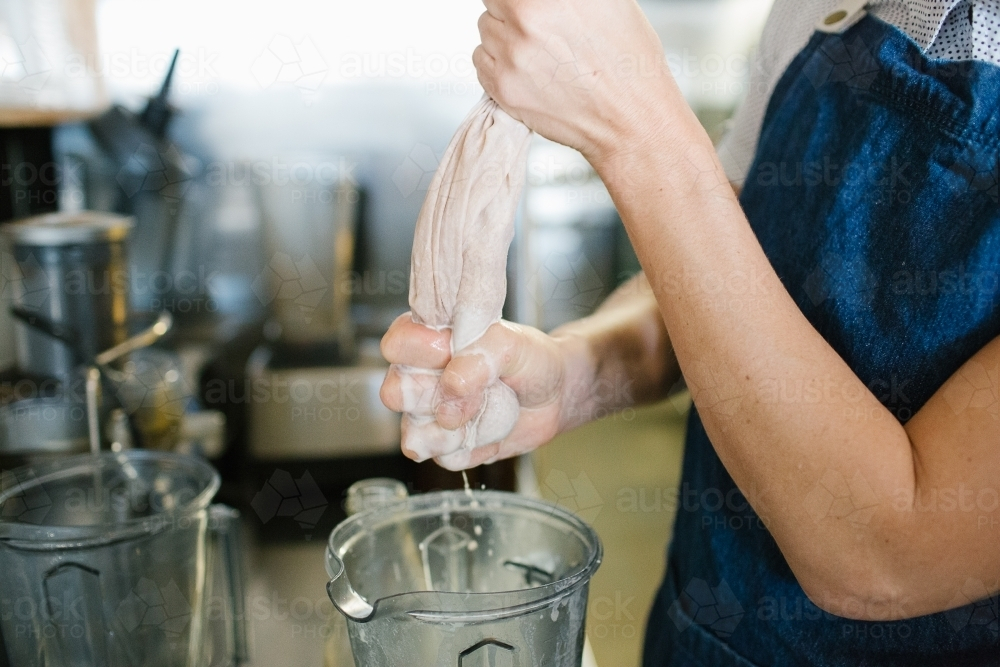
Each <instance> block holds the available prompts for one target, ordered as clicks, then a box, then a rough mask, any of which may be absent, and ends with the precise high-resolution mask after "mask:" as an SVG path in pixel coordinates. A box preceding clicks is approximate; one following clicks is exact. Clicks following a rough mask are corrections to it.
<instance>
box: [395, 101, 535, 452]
mask: <svg viewBox="0 0 1000 667" xmlns="http://www.w3.org/2000/svg"><path fill="white" fill-rule="evenodd" d="M530 140H531V131H530V130H529V129H528V128H527V127H525V126H524V124H522V123H521V122H519V121H517V120H515V119H514V118H512V117H511V116H509V115H508V114H507V113H506V112H504V111H503V110H502V109H501V108H500V107H499V106H497V104H496V102H494V101H493V100H492V99H490V98H489V97H488V96H483V99H482V100H481V101H480V102H479V103H478V104H477V105H476V106H475V108H473V109H472V111H471V112H470V113H469V115H468V117H467V118H466V119H465V121H464V122H463V123H462V125H461V126H460V127H459V128H458V131H457V132H456V133H455V136H454V138H452V140H451V143H450V144H449V145H448V148H447V150H446V151H445V154H444V157H443V158H442V159H441V164H440V165H439V166H438V170H437V173H435V174H434V179H433V180H432V181H431V185H430V188H429V189H428V191H427V197H426V199H425V200H424V205H423V207H422V208H421V210H420V215H419V217H418V218H417V226H416V232H415V234H414V238H413V254H412V257H411V268H410V309H411V315H412V317H413V321H414V322H417V323H419V324H424V325H426V326H429V327H432V328H435V329H439V330H440V329H444V328H450V329H451V348H452V349H451V351H452V354H454V353H456V352H459V351H461V350H463V349H465V348H467V347H468V346H469V345H472V344H474V343H475V341H476V340H477V339H478V338H479V337H480V336H482V335H483V333H485V332H486V329H487V328H489V326H490V325H492V324H493V323H494V322H498V321H499V320H500V315H501V311H502V309H503V303H504V299H505V297H506V294H507V251H508V249H509V247H510V242H511V240H512V239H513V237H514V213H515V211H516V209H517V205H518V201H519V199H520V196H521V189H522V187H523V185H524V175H525V169H526V166H527V155H528V145H529V143H530ZM406 370H407V373H409V374H410V375H411V377H410V378H409V379H410V380H413V382H412V383H411V382H405V383H404V387H403V392H404V403H417V402H418V401H417V400H413V401H410V400H407V397H406V396H407V393H410V392H413V391H418V392H419V391H423V390H425V389H426V388H427V386H428V384H436V377H427V376H428V375H430V376H436V375H438V374H435V373H430V372H428V371H420V370H417V369H406ZM419 374H423V375H424V377H423V378H420V377H413V376H414V375H419ZM405 375H406V374H405V373H404V379H406V378H405ZM519 409H520V408H519V404H518V400H517V396H516V395H515V394H514V391H513V390H512V389H511V388H510V387H508V386H507V385H505V384H503V383H502V382H500V381H499V380H498V381H497V382H495V383H494V384H492V385H491V386H490V387H489V388H488V389H487V391H486V396H485V401H484V403H483V407H482V409H481V410H480V411H479V414H478V415H476V417H475V418H474V419H473V420H472V421H470V422H469V423H468V424H467V425H466V426H465V427H464V428H463V429H462V430H461V431H446V430H445V429H442V428H440V427H439V426H438V425H437V423H436V422H435V420H434V418H433V417H430V416H426V415H424V416H414V415H407V416H406V417H404V418H405V419H409V423H408V425H407V445H408V446H409V447H410V449H412V450H413V451H415V452H416V453H418V454H419V455H421V456H423V457H425V458H430V457H432V456H436V457H446V458H445V460H443V461H442V463H444V464H445V465H447V466H448V467H453V468H460V467H465V463H466V462H467V461H468V457H469V451H470V450H471V449H473V448H475V447H481V446H483V445H487V444H490V443H493V442H498V441H500V440H502V439H503V438H504V437H506V436H507V434H508V433H510V431H511V429H512V428H513V427H514V423H515V422H516V421H517V416H518V412H519Z"/></svg>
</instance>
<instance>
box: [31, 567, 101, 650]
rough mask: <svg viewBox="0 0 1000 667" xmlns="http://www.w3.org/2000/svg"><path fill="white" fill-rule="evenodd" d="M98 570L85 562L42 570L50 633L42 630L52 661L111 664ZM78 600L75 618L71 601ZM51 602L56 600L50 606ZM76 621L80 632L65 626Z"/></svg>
mask: <svg viewBox="0 0 1000 667" xmlns="http://www.w3.org/2000/svg"><path fill="white" fill-rule="evenodd" d="M100 578H101V573H100V572H98V571H97V570H94V569H92V568H90V567H87V566H86V565H80V564H78V563H72V562H69V563H63V564H61V565H58V566H56V567H54V568H53V569H51V570H49V571H48V572H46V573H45V578H44V579H43V582H42V586H43V588H44V589H45V615H46V622H47V624H48V625H49V626H50V628H51V631H50V632H44V635H43V636H44V638H45V639H44V642H45V644H46V645H47V650H46V655H47V656H48V658H49V660H51V661H52V662H53V663H54V664H65V665H69V664H73V665H91V666H92V667H97V666H98V665H110V664H111V662H110V660H109V655H108V639H109V633H108V627H109V624H108V622H107V618H106V617H105V615H104V608H103V600H104V597H103V595H102V593H101V581H100ZM76 601H79V602H80V603H81V607H82V608H81V611H80V612H79V616H78V620H77V612H75V611H74V607H75V605H74V604H73V603H74V602H76ZM53 603H55V604H54V605H53ZM74 621H75V622H77V623H79V626H78V627H81V628H82V629H83V632H74V631H72V628H66V627H62V628H60V627H59V626H66V625H69V624H71V623H74Z"/></svg>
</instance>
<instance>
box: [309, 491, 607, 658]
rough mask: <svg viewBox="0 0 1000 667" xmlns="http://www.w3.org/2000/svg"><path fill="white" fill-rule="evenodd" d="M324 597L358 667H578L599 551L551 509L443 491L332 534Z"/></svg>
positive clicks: (501, 496) (589, 535) (578, 524)
mask: <svg viewBox="0 0 1000 667" xmlns="http://www.w3.org/2000/svg"><path fill="white" fill-rule="evenodd" d="M326 554H327V562H326V567H327V574H328V575H329V576H330V582H329V584H328V585H327V590H328V593H329V594H330V598H331V600H333V602H334V604H335V605H336V607H337V609H338V610H339V611H340V612H341V613H342V614H344V616H345V617H346V619H347V624H348V632H349V635H350V640H351V648H352V650H353V652H354V657H355V662H356V665H357V667H375V666H376V665H377V666H379V667H407V666H409V665H415V664H416V665H422V666H429V665H438V666H441V667H445V666H447V667H453V666H454V665H455V664H456V662H457V664H458V665H459V666H460V667H470V666H471V665H519V666H520V667H541V666H543V665H544V666H545V667H579V666H580V664H581V661H582V658H583V646H584V621H585V616H586V607H587V592H588V588H589V583H590V579H591V577H592V576H593V574H594V572H595V571H596V570H597V568H598V567H599V566H600V563H601V555H602V550H601V543H600V540H599V539H598V537H597V534H596V533H595V532H594V530H593V529H592V528H590V527H589V526H588V525H587V524H585V523H584V522H583V521H581V520H580V519H579V518H577V517H576V516H575V515H573V514H570V513H569V512H566V511H564V510H562V509H559V508H558V507H555V506H552V505H549V504H547V503H543V502H540V501H536V500H532V499H529V498H526V497H523V496H519V495H516V494H511V493H502V492H495V491H466V492H462V491H445V492H438V493H429V494H423V495H416V496H412V497H410V498H408V499H406V500H401V501H398V502H395V503H391V504H389V505H387V506H385V507H383V508H380V509H373V510H370V511H366V512H362V513H360V514H357V515H355V516H353V517H351V518H350V519H347V520H346V521H344V522H343V523H341V524H340V525H339V526H338V527H337V528H336V529H335V530H334V531H333V533H332V534H331V535H330V540H329V543H328V547H327V552H326Z"/></svg>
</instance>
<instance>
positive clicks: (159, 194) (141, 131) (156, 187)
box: [88, 50, 192, 310]
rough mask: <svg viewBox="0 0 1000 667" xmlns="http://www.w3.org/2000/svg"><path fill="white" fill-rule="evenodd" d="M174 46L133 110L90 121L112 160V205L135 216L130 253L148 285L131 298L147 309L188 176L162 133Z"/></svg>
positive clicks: (167, 256)
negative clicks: (154, 86) (159, 76)
mask: <svg viewBox="0 0 1000 667" xmlns="http://www.w3.org/2000/svg"><path fill="white" fill-rule="evenodd" d="M177 56H178V51H176V50H175V51H174V55H173V59H172V60H171V62H170V67H169V68H168V70H167V73H166V76H165V77H164V80H163V83H162V85H161V87H160V91H159V93H157V94H156V95H155V96H153V97H151V98H150V99H149V100H148V101H147V103H146V107H145V109H144V110H143V111H142V112H141V113H139V114H135V113H133V112H132V111H130V110H129V109H126V108H125V107H123V106H121V105H118V104H116V105H114V106H112V107H111V108H110V109H108V110H107V111H106V112H105V113H103V114H101V116H99V117H97V118H95V119H94V120H92V121H91V122H90V123H89V124H88V126H89V128H90V131H91V133H92V134H93V136H94V138H95V139H96V140H97V143H98V144H99V145H100V147H101V148H102V149H103V150H104V152H105V154H106V156H107V157H108V158H110V160H111V162H112V163H113V171H114V180H115V183H116V185H117V189H118V201H117V202H116V203H115V205H114V209H115V210H116V211H118V212H119V213H123V214H128V215H131V216H133V217H134V218H135V221H136V224H135V232H134V233H133V234H132V236H131V238H130V244H129V257H130V260H131V263H132V266H133V268H135V270H136V271H138V272H140V273H141V274H143V275H144V276H148V277H149V280H150V284H149V285H143V286H141V288H140V286H138V285H134V286H133V287H134V288H135V289H133V292H132V295H131V296H132V303H133V306H135V308H136V309H137V310H149V309H151V307H152V306H151V302H152V301H153V300H154V299H162V298H164V297H165V296H167V295H164V294H157V293H156V290H155V289H153V287H154V283H153V279H152V277H153V276H154V275H155V274H157V273H159V272H164V275H170V270H171V269H172V267H173V260H174V251H175V243H176V235H177V226H178V216H179V212H180V209H181V206H182V205H183V202H184V194H185V192H186V190H187V186H188V185H189V181H190V180H191V176H192V174H191V170H190V167H189V163H188V159H187V158H186V157H185V156H184V155H183V154H182V153H181V151H180V150H179V149H178V148H177V146H176V145H174V144H173V143H172V142H170V141H169V140H168V139H167V138H166V129H167V125H168V124H169V122H170V119H171V117H172V115H173V109H172V108H171V107H170V105H169V104H168V103H167V96H168V94H169V91H170V84H171V81H172V80H173V74H174V68H175V66H176V65H177Z"/></svg>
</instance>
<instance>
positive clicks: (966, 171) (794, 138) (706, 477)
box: [644, 16, 1000, 667]
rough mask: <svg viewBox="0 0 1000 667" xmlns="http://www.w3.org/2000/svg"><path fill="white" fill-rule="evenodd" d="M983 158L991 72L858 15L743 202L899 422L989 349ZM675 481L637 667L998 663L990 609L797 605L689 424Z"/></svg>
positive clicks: (998, 139)
mask: <svg viewBox="0 0 1000 667" xmlns="http://www.w3.org/2000/svg"><path fill="white" fill-rule="evenodd" d="M998 145H1000V68H997V67H995V66H994V65H991V64H988V63H983V62H944V61H935V60H928V59H927V58H925V57H924V56H923V55H922V54H921V52H920V50H919V48H918V47H917V46H916V45H915V44H914V43H913V42H912V41H910V40H909V39H908V38H907V37H906V36H905V35H904V34H903V33H902V32H900V31H899V30H897V29H895V28H893V27H892V26H889V25H887V24H885V23H882V22H881V21H879V20H877V19H875V18H873V17H870V16H869V17H865V18H864V19H862V20H861V21H860V22H859V23H857V24H856V25H854V26H853V27H851V28H850V29H848V30H847V31H846V32H844V33H843V34H841V35H827V34H822V33H816V34H815V35H814V36H813V37H812V39H811V41H810V42H809V44H808V45H807V46H806V48H805V49H804V50H803V51H802V52H801V53H800V54H799V55H798V56H797V57H796V58H795V60H794V61H793V62H792V64H791V65H790V66H789V68H788V70H787V71H786V72H785V73H784V75H783V77H782V79H781V81H780V82H779V84H778V86H777V88H776V89H775V91H774V93H773V95H772V97H771V101H770V104H769V107H768V110H767V114H766V115H765V119H764V123H763V127H762V132H761V136H760V142H759V146H758V149H757V155H756V158H755V161H754V164H753V166H752V167H751V169H750V172H749V175H748V177H747V181H746V184H745V186H744V190H743V193H742V196H741V203H742V205H743V208H744V210H745V212H746V214H747V217H748V218H749V221H750V224H751V225H752V227H753V229H754V232H755V233H756V235H757V238H758V239H759V240H760V243H761V245H762V247H763V249H764V252H765V253H766V254H767V257H768V259H769V260H770V261H771V264H772V265H773V266H774V269H775V271H776V272H777V274H778V276H779V277H780V278H781V280H782V282H783V283H784V285H785V287H786V288H787V289H788V291H789V293H790V294H791V295H792V297H793V298H794V299H795V301H796V303H797V304H798V306H799V307H800V308H801V309H802V312H803V313H804V314H805V315H806V317H807V318H808V319H809V321H810V322H811V323H812V324H813V326H815V327H816V329H817V330H818V331H819V332H820V333H821V334H822V335H823V337H824V338H825V339H826V340H827V341H828V342H829V343H830V345H831V346H833V348H834V349H836V350H837V352H838V353H839V354H840V355H841V356H842V357H843V358H844V360H845V361H846V362H847V363H848V364H849V365H850V366H851V368H852V369H853V370H854V371H855V372H856V373H857V375H858V377H859V378H860V379H861V380H862V381H863V382H864V383H865V384H866V385H867V386H868V387H869V388H871V389H872V390H873V392H874V393H875V395H876V396H878V397H879V400H881V401H882V403H883V404H884V405H885V406H886V407H887V408H888V409H889V410H890V411H891V413H892V414H893V415H895V416H896V418H897V419H899V420H900V421H903V422H905V421H906V420H907V419H909V418H910V416H912V415H913V413H915V412H916V411H917V410H919V409H920V407H921V406H922V405H923V404H924V403H925V402H926V401H927V399H928V398H930V396H931V395H932V394H933V393H934V392H935V391H936V390H937V389H938V388H939V387H940V386H941V385H942V384H943V383H944V381H945V380H946V379H947V378H948V377H949V376H950V375H951V374H952V373H954V372H955V371H956V370H957V369H958V367H959V366H960V365H961V364H962V363H963V362H964V361H966V360H967V359H968V358H969V357H970V356H972V355H973V354H974V353H975V352H976V351H977V350H979V349H980V348H982V347H983V346H984V345H985V344H986V343H987V342H989V341H990V340H991V339H993V338H994V337H996V336H998V335H1000V307H998V305H1000V285H998V280H1000V203H998V200H1000V193H998V180H1000V173H998V171H1000V158H998ZM834 390H836V389H834ZM776 391H780V392H781V395H780V400H783V401H795V400H803V401H806V400H810V398H809V396H808V395H807V394H805V393H803V392H801V391H800V390H799V389H797V388H795V387H780V388H777V389H776ZM682 479H683V481H682V488H681V490H680V497H679V498H678V513H677V519H676V524H675V527H674V536H673V540H672V543H671V546H670V550H669V555H668V565H667V574H666V578H665V580H664V583H663V586H662V588H661V590H660V592H659V594H658V596H657V599H656V602H655V604H654V607H653V610H652V613H651V616H650V620H649V626H648V628H647V634H646V646H645V656H644V665H646V666H647V667H654V666H657V667H659V666H663V665H672V666H674V667H688V666H695V665H699V666H706V667H725V666H729V665H732V666H741V667H748V666H752V665H761V666H763V665H776V666H786V665H787V666H791V665H796V666H798V665H820V666H823V667H833V666H838V667H840V666H843V667H848V666H849V667H858V666H859V665H887V666H888V665H892V666H896V665H898V666H900V667H914V666H932V667H933V666H941V667H956V666H962V665H983V666H985V665H990V666H994V667H995V666H997V665H1000V640H998V626H997V622H998V621H997V616H998V607H1000V598H998V597H997V596H994V597H992V598H989V599H986V600H978V601H975V602H974V603H972V604H968V605H965V606H958V608H956V609H953V610H951V611H948V612H945V613H939V614H933V615H929V616H923V617H919V618H912V619H908V620H903V621H896V622H884V623H878V622H859V621H852V620H848V619H847V618H844V617H841V616H839V615H833V614H829V613H826V612H824V611H821V610H820V609H819V608H817V607H816V606H815V605H813V604H812V603H811V602H810V601H809V600H808V599H807V598H806V596H805V594H804V593H803V591H802V589H801V588H800V587H799V585H798V583H797V582H796V581H795V578H794V576H793V575H792V572H791V571H790V569H789V567H788V565H787V563H786V562H785V559H784V557H783V556H782V554H781V552H780V551H779V550H778V547H777V545H776V544H775V542H774V540H773V538H772V537H771V535H770V533H769V532H768V531H767V529H766V528H765V527H764V524H763V522H762V521H761V520H760V518H759V517H758V516H757V514H756V513H755V512H754V511H753V509H752V508H750V507H749V506H748V505H747V504H746V501H745V499H744V498H743V496H742V495H741V494H740V493H739V491H738V490H737V489H736V487H735V485H734V483H733V481H732V479H731V478H730V477H729V475H728V473H727V472H726V470H725V468H724V467H723V466H722V463H721V462H720V461H719V459H718V457H717V456H716V454H715V452H714V450H713V449H712V446H711V443H710V442H709V440H708V437H707V436H706V434H705V431H704V428H703V427H702V424H701V421H700V419H699V417H698V415H697V413H696V412H692V415H691V419H690V422H689V429H688V436H687V447H686V451H685V455H684V470H683V478H682ZM841 481H844V482H847V481H850V480H841ZM857 509H858V510H859V512H858V513H857V514H856V515H852V517H853V520H856V521H858V522H862V523H863V522H864V521H865V517H866V515H865V513H864V511H863V509H864V508H863V507H859V508H857ZM992 515H993V516H995V515H996V512H993V513H992ZM849 518H851V517H849ZM993 530H996V528H993ZM942 567H947V564H942ZM973 583H974V582H973ZM973 588H974V586H973ZM962 602H970V600H968V599H967V598H965V597H963V596H962V594H961V592H960V591H956V604H957V605H960V604H961V603H962Z"/></svg>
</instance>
